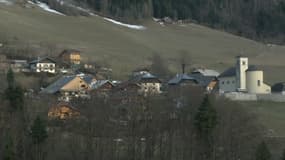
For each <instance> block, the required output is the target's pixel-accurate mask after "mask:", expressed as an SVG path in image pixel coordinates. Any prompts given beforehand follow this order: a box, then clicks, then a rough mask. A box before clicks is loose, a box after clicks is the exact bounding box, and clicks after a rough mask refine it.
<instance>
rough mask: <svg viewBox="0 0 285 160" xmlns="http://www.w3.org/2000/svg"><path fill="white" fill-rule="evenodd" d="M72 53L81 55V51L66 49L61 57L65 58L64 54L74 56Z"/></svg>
mask: <svg viewBox="0 0 285 160" xmlns="http://www.w3.org/2000/svg"><path fill="white" fill-rule="evenodd" d="M72 53H77V54H80V51H79V50H76V49H65V50H63V51H62V52H61V53H60V54H59V57H61V56H63V55H64V54H72Z"/></svg>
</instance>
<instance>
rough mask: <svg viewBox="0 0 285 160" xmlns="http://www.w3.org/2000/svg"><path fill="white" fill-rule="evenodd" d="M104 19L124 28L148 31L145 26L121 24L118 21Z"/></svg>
mask: <svg viewBox="0 0 285 160" xmlns="http://www.w3.org/2000/svg"><path fill="white" fill-rule="evenodd" d="M104 19H105V20H107V21H109V22H112V23H114V24H117V25H120V26H124V27H127V28H131V29H136V30H145V29H146V27H145V26H141V25H132V24H126V23H122V22H119V21H116V20H113V19H110V18H104Z"/></svg>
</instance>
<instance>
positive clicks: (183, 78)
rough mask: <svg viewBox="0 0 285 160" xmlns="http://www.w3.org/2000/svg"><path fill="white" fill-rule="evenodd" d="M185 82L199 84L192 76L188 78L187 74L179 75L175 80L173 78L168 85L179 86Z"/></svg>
mask: <svg viewBox="0 0 285 160" xmlns="http://www.w3.org/2000/svg"><path fill="white" fill-rule="evenodd" d="M185 80H186V81H194V82H197V80H196V79H195V78H194V77H192V76H188V75H187V74H177V75H176V76H175V77H174V78H172V79H171V80H169V81H168V84H169V85H176V84H179V83H181V82H183V81H185Z"/></svg>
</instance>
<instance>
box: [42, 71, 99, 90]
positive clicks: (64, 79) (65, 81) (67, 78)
mask: <svg viewBox="0 0 285 160" xmlns="http://www.w3.org/2000/svg"><path fill="white" fill-rule="evenodd" d="M76 77H80V78H81V79H82V80H84V81H85V82H86V83H87V84H88V85H91V83H92V80H93V77H92V76H90V75H72V76H63V77H61V78H59V79H58V80H57V81H55V82H54V83H52V84H51V85H49V86H48V87H47V88H45V89H44V90H43V91H42V93H48V94H54V93H57V92H59V91H60V90H61V88H62V87H64V86H65V85H66V84H68V83H69V82H70V81H72V80H73V79H74V78H76Z"/></svg>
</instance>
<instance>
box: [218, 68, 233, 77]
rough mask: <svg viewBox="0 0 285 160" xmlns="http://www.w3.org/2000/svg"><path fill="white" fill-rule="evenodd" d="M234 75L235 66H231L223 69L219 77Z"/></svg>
mask: <svg viewBox="0 0 285 160" xmlns="http://www.w3.org/2000/svg"><path fill="white" fill-rule="evenodd" d="M235 75H236V68H235V67H231V68H229V69H227V70H225V71H224V72H223V73H222V74H220V76H219V78H223V77H233V76H235Z"/></svg>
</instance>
